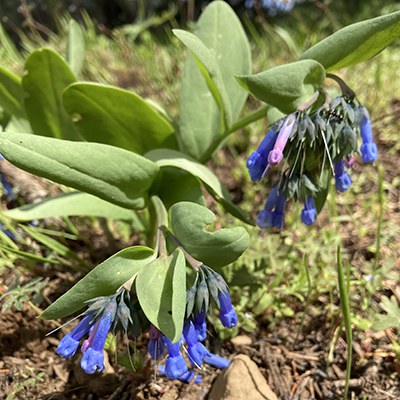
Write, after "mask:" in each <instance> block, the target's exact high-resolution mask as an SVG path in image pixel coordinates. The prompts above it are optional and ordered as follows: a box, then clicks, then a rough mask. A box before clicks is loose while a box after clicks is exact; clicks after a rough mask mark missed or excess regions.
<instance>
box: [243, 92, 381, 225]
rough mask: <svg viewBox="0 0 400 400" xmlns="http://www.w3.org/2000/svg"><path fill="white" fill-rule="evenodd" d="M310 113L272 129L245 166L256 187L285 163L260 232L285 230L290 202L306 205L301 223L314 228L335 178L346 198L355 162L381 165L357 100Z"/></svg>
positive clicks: (300, 112)
mask: <svg viewBox="0 0 400 400" xmlns="http://www.w3.org/2000/svg"><path fill="white" fill-rule="evenodd" d="M309 108H310V109H309V111H307V110H298V111H295V112H293V113H291V114H289V115H287V116H286V117H285V118H282V119H281V120H279V121H277V122H276V123H275V124H273V125H272V127H271V128H270V130H269V131H268V133H267V134H266V136H265V138H264V139H263V140H262V142H261V144H260V145H259V147H258V149H257V150H256V151H255V152H253V153H252V154H251V155H250V157H249V159H248V161H247V168H248V170H249V174H250V177H251V179H252V180H253V181H260V180H261V179H263V178H264V177H266V176H267V175H268V174H269V173H270V171H271V170H273V169H274V168H276V167H277V166H278V165H280V164H283V162H282V160H284V164H285V165H284V167H283V168H282V169H281V170H280V176H279V179H278V181H277V182H275V183H274V185H273V188H272V190H271V192H270V194H269V196H268V198H267V201H266V203H265V207H264V209H263V210H262V211H260V212H259V214H258V217H257V219H256V222H257V225H258V226H259V227H260V228H270V227H276V228H282V227H283V225H284V220H285V206H286V203H287V201H288V200H290V199H294V200H295V201H301V202H303V203H304V208H303V210H302V212H301V220H302V222H303V223H304V224H306V225H312V224H313V223H314V222H315V219H316V217H317V213H318V212H319V211H320V209H321V208H322V206H323V203H324V202H325V199H326V196H327V193H328V190H329V184H330V179H331V177H332V176H334V178H335V188H336V190H337V191H339V192H345V191H346V190H347V189H348V188H349V187H350V185H351V183H352V180H351V178H350V175H349V173H348V169H350V168H351V167H352V166H353V165H354V157H355V156H356V155H357V154H361V158H362V161H363V162H364V163H371V162H374V161H376V160H377V157H378V149H377V146H376V143H375V142H374V140H373V134H372V125H371V120H370V118H369V114H368V111H367V110H366V108H365V107H364V106H363V105H361V104H360V103H359V102H358V101H357V99H356V98H355V96H349V95H343V96H339V97H336V98H334V99H333V100H332V101H331V102H329V103H325V104H324V105H323V106H321V107H319V108H312V107H311V106H310V107H309ZM359 137H361V142H362V144H361V146H360V147H358V138H359ZM317 204H318V205H319V207H318V208H317Z"/></svg>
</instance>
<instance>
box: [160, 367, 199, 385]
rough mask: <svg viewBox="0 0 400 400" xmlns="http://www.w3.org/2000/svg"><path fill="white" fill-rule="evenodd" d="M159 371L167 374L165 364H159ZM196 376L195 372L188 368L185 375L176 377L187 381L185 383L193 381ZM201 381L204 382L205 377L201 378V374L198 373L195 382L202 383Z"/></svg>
mask: <svg viewBox="0 0 400 400" xmlns="http://www.w3.org/2000/svg"><path fill="white" fill-rule="evenodd" d="M158 372H160V373H161V374H163V375H165V376H167V374H166V370H165V365H159V366H158ZM194 376H195V372H194V371H189V370H188V371H186V372H185V373H184V374H183V375H181V376H179V377H178V378H176V379H179V380H180V381H182V382H185V383H190V382H192V380H193V378H194ZM201 382H203V379H202V378H201V376H200V375H197V376H196V378H195V379H194V383H201Z"/></svg>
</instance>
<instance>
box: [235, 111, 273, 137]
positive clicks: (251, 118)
mask: <svg viewBox="0 0 400 400" xmlns="http://www.w3.org/2000/svg"><path fill="white" fill-rule="evenodd" d="M268 108H269V105H265V106H262V107H261V108H259V109H258V110H256V111H254V112H252V113H251V114H249V115H247V116H245V117H244V118H242V119H239V121H236V122H235V123H234V124H233V125H232V126H231V129H230V130H229V132H228V135H229V134H230V133H233V132H236V131H237V130H239V129H241V128H244V127H245V126H247V125H249V124H251V123H252V122H255V121H258V120H259V119H261V118H264V117H265V116H266V115H267V110H268Z"/></svg>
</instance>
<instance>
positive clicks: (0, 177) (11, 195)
mask: <svg viewBox="0 0 400 400" xmlns="http://www.w3.org/2000/svg"><path fill="white" fill-rule="evenodd" d="M0 181H1V184H2V186H3V188H4V190H5V192H6V197H7V200H8V201H11V200H14V199H15V193H14V189H13V187H12V186H11V184H10V182H8V180H7V179H6V177H5V176H3V175H0Z"/></svg>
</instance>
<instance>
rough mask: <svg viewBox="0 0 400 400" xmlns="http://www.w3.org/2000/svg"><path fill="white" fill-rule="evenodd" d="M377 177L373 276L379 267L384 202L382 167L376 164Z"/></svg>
mask: <svg viewBox="0 0 400 400" xmlns="http://www.w3.org/2000/svg"><path fill="white" fill-rule="evenodd" d="M378 179H379V191H378V196H379V216H378V227H377V232H376V251H375V261H374V265H373V267H372V276H373V277H374V278H375V275H376V273H377V271H378V267H379V259H380V255H381V237H382V224H383V203H384V195H383V173H382V168H381V167H380V165H378Z"/></svg>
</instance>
